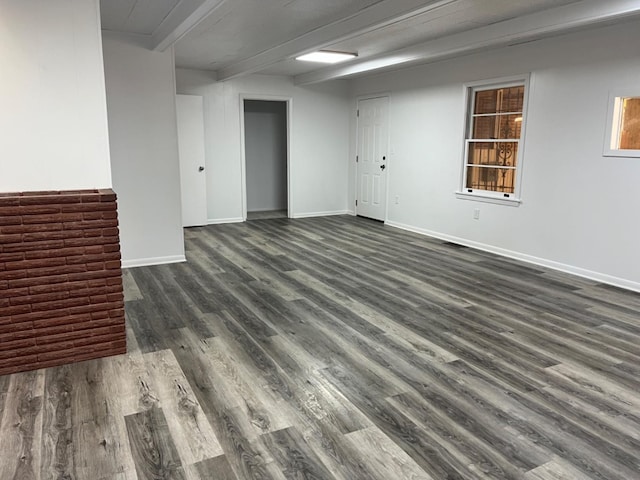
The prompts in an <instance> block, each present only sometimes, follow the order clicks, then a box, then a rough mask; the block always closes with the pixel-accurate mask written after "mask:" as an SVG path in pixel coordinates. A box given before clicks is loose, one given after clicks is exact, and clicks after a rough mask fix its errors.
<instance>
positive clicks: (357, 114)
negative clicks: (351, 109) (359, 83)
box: [356, 109, 360, 117]
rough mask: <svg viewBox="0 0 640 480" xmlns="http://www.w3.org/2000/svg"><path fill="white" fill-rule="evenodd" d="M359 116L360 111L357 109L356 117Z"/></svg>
mask: <svg viewBox="0 0 640 480" xmlns="http://www.w3.org/2000/svg"><path fill="white" fill-rule="evenodd" d="M359 116H360V110H359V109H358V110H356V117H359Z"/></svg>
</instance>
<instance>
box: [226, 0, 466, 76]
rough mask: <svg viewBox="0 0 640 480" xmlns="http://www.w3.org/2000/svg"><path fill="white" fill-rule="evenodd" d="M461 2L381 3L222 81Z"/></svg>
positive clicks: (264, 55) (252, 61)
mask: <svg viewBox="0 0 640 480" xmlns="http://www.w3.org/2000/svg"><path fill="white" fill-rule="evenodd" d="M456 1H458V0H430V1H428V2H425V0H381V1H379V2H377V3H375V4H373V5H371V6H370V7H367V8H365V9H363V10H361V11H359V12H357V13H355V14H353V15H351V16H349V17H346V18H343V19H340V20H338V21H335V22H333V23H329V24H327V25H324V26H322V27H319V28H316V29H315V30H311V31H310V32H307V33H305V34H304V35H301V36H299V37H297V38H294V39H292V40H289V41H287V42H285V43H283V44H281V45H277V46H275V47H272V48H269V49H267V50H265V51H263V52H261V53H258V54H256V55H253V56H252V57H249V58H247V59H244V60H241V61H239V62H236V63H234V64H232V65H229V66H227V67H225V68H222V69H220V70H218V80H229V79H231V78H235V77H239V76H241V75H246V74H249V73H255V72H258V71H260V70H264V69H265V68H267V67H269V66H271V65H274V64H276V63H278V62H280V61H282V60H284V59H288V58H292V57H295V56H298V55H302V54H305V53H309V52H313V51H315V50H319V49H321V48H323V47H326V46H327V45H331V44H335V43H337V42H340V41H343V40H347V39H349V38H353V37H356V36H358V35H362V34H364V33H367V32H370V31H373V30H377V29H379V28H382V27H386V26H388V25H391V24H393V23H396V22H399V21H401V20H406V19H409V18H411V17H414V16H416V15H420V14H423V13H425V12H429V11H431V10H435V9H437V8H440V7H443V6H445V5H449V4H451V3H454V2H456Z"/></svg>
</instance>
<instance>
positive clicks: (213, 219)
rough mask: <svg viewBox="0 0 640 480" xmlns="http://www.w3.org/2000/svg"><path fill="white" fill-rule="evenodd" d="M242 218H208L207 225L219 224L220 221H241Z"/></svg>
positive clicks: (242, 220)
mask: <svg viewBox="0 0 640 480" xmlns="http://www.w3.org/2000/svg"><path fill="white" fill-rule="evenodd" d="M242 222H244V219H243V218H242V217H233V218H210V219H208V220H207V225H220V224H221V223H242Z"/></svg>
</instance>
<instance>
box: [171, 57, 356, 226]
mask: <svg viewBox="0 0 640 480" xmlns="http://www.w3.org/2000/svg"><path fill="white" fill-rule="evenodd" d="M176 79H177V91H178V93H184V94H193V95H202V96H204V99H205V135H206V155H207V170H206V172H207V195H208V197H207V198H208V203H209V221H210V222H211V223H217V222H225V221H240V220H242V216H243V211H242V184H241V178H242V175H241V141H240V108H241V101H240V96H241V95H242V94H245V95H249V96H251V95H255V96H256V97H258V98H263V99H266V98H265V97H268V96H269V95H272V96H276V97H290V98H292V99H293V100H292V102H293V103H292V105H293V113H292V116H291V139H290V140H291V152H290V155H291V158H290V160H289V167H290V172H289V174H290V176H291V186H292V189H291V192H290V198H289V201H290V204H291V208H292V215H293V216H295V217H300V216H308V215H318V214H327V213H343V212H345V211H346V210H347V186H346V182H347V168H348V167H347V165H348V151H349V104H348V92H347V85H346V84H345V83H343V82H331V83H327V84H322V85H316V86H310V87H296V86H294V85H293V83H292V81H291V80H290V79H289V78H285V77H276V76H267V75H251V76H247V77H242V78H238V79H234V80H229V81H225V82H215V81H214V80H213V79H212V78H211V76H210V74H209V73H208V72H203V71H197V70H185V69H178V70H176Z"/></svg>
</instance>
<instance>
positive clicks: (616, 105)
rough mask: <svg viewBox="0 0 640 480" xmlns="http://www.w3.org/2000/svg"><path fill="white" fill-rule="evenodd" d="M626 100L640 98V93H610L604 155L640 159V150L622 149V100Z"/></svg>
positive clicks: (637, 91)
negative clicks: (619, 146)
mask: <svg viewBox="0 0 640 480" xmlns="http://www.w3.org/2000/svg"><path fill="white" fill-rule="evenodd" d="M625 98H640V91H639V90H636V91H635V92H633V93H631V92H629V91H616V92H610V93H609V107H608V108H607V129H606V130H605V136H604V148H603V151H602V155H603V156H605V157H630V158H640V150H631V149H620V148H618V147H617V145H618V144H619V142H620V127H621V126H622V100H623V99H625Z"/></svg>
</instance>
